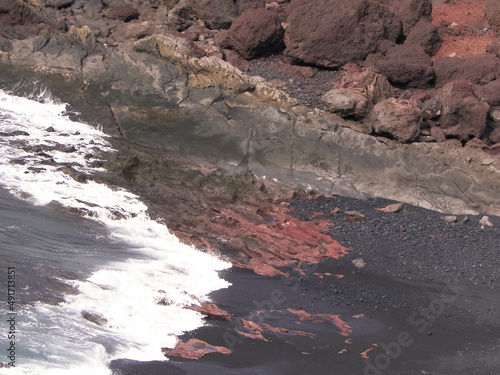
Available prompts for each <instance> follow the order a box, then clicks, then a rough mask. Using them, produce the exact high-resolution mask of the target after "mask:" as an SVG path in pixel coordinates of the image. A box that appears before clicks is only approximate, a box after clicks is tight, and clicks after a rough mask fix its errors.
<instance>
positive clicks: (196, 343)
mask: <svg viewBox="0 0 500 375" xmlns="http://www.w3.org/2000/svg"><path fill="white" fill-rule="evenodd" d="M161 351H162V352H163V354H165V356H166V357H182V358H186V359H199V358H201V357H203V356H204V355H205V354H208V353H222V354H231V350H229V349H228V348H225V347H223V346H212V345H210V344H207V343H206V342H205V341H201V340H198V339H190V340H189V341H188V342H182V341H179V342H178V343H177V345H175V348H174V349H170V348H162V349H161Z"/></svg>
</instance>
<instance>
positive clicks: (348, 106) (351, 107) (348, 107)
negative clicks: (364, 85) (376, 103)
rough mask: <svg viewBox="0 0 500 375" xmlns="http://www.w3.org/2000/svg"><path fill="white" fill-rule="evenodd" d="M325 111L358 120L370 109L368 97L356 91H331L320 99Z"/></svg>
mask: <svg viewBox="0 0 500 375" xmlns="http://www.w3.org/2000/svg"><path fill="white" fill-rule="evenodd" d="M321 102H322V103H323V107H324V109H325V110H327V111H329V112H333V113H337V114H339V115H340V116H342V117H346V118H351V117H353V118H356V119H360V118H363V117H365V116H366V115H367V114H368V113H369V112H370V109H371V105H370V101H369V99H368V97H367V96H366V95H365V94H364V93H362V92H361V91H359V90H356V89H333V90H330V91H328V92H327V93H326V94H325V95H323V96H322V97H321Z"/></svg>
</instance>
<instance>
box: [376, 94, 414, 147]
mask: <svg viewBox="0 0 500 375" xmlns="http://www.w3.org/2000/svg"><path fill="white" fill-rule="evenodd" d="M420 112H421V111H420V108H418V106H417V105H416V104H415V103H414V102H413V101H410V100H404V99H393V98H391V99H386V100H383V101H381V102H380V103H377V104H376V105H375V107H373V111H372V118H371V120H372V127H373V130H374V131H375V132H376V133H378V134H390V135H391V136H392V137H394V138H395V139H397V140H398V141H400V142H409V141H412V140H414V139H415V138H417V137H418V135H419V133H420V122H421V120H420Z"/></svg>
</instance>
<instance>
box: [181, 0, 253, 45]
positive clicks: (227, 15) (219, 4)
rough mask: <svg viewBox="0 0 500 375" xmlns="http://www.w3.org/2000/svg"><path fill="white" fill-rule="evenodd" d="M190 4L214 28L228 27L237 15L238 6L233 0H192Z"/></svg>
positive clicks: (208, 25)
mask: <svg viewBox="0 0 500 375" xmlns="http://www.w3.org/2000/svg"><path fill="white" fill-rule="evenodd" d="M189 5H190V7H191V8H192V9H193V10H194V13H195V14H196V15H197V16H198V17H199V18H200V19H202V20H203V21H205V23H206V25H207V27H208V28H209V29H212V30H218V29H228V28H229V27H230V26H231V23H232V22H233V20H234V17H236V6H235V4H234V2H233V1H232V0H190V1H189ZM249 37H250V35H249Z"/></svg>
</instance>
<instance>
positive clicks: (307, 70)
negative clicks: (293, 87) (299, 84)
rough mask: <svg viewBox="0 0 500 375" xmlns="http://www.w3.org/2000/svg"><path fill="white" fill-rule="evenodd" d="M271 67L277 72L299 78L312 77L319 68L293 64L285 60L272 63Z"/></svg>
mask: <svg viewBox="0 0 500 375" xmlns="http://www.w3.org/2000/svg"><path fill="white" fill-rule="evenodd" d="M270 68H271V70H273V71H275V72H278V73H281V74H283V75H286V76H289V77H293V78H299V79H304V78H312V77H314V75H315V73H316V71H317V69H313V68H311V67H310V66H298V65H291V64H285V63H283V62H279V63H272V64H271V65H270Z"/></svg>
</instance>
